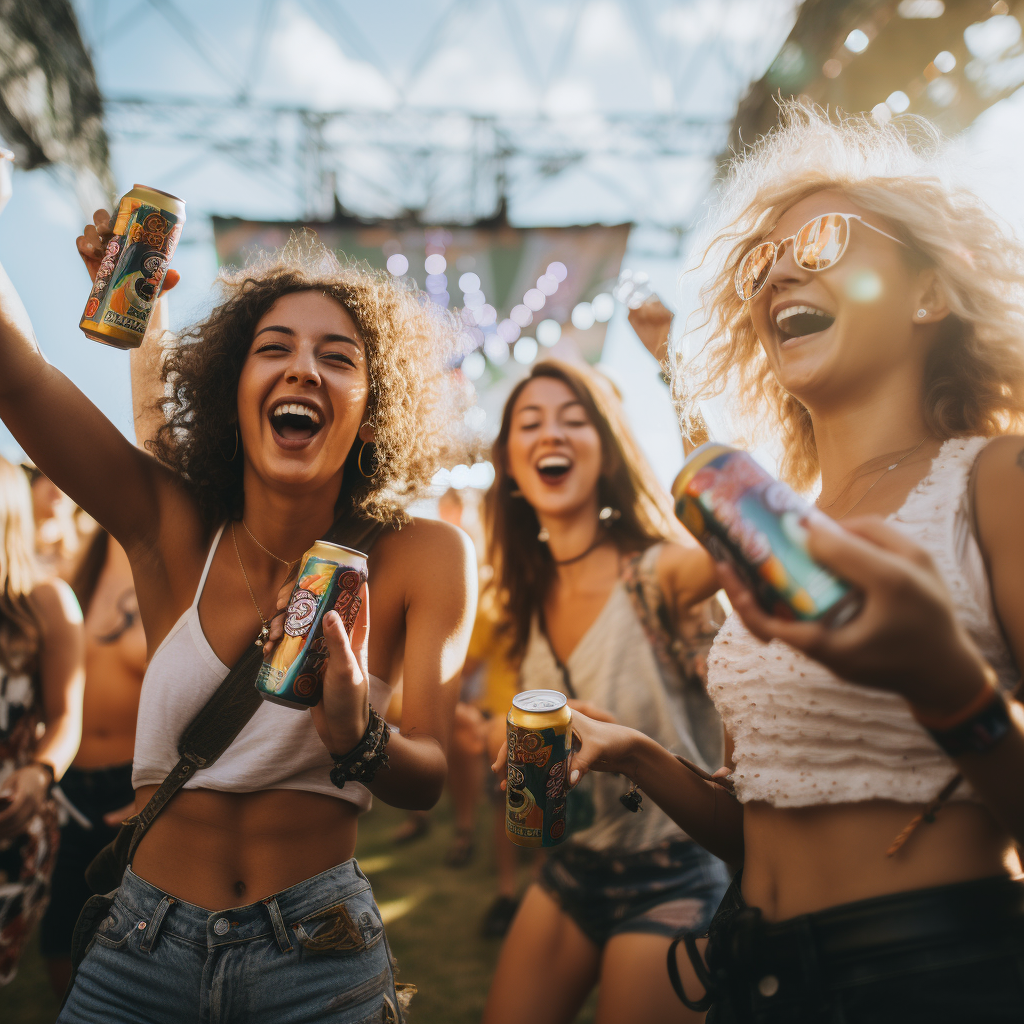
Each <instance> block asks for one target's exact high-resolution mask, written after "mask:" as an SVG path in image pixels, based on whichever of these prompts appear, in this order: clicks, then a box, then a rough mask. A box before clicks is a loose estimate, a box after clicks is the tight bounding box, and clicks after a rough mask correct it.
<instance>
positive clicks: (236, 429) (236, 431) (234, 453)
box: [221, 423, 238, 462]
mask: <svg viewBox="0 0 1024 1024" xmlns="http://www.w3.org/2000/svg"><path fill="white" fill-rule="evenodd" d="M221 458H222V459H224V461H225V462H234V461H235V459H236V458H238V424H237V423H236V424H235V450H234V451H233V452H232V453H231V458H229V459H227V458H224V455H223V453H222V454H221Z"/></svg>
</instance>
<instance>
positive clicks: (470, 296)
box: [462, 289, 487, 309]
mask: <svg viewBox="0 0 1024 1024" xmlns="http://www.w3.org/2000/svg"><path fill="white" fill-rule="evenodd" d="M486 301H487V297H486V296H485V295H484V293H483V292H482V291H480V290H479V289H478V290H477V291H475V292H466V294H465V295H463V296H462V302H463V304H464V305H465V307H466V309H479V308H480V307H481V306H482V305H483V304H484V303H485V302H486Z"/></svg>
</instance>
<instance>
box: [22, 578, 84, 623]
mask: <svg viewBox="0 0 1024 1024" xmlns="http://www.w3.org/2000/svg"><path fill="white" fill-rule="evenodd" d="M29 600H30V601H31V603H32V609H33V611H35V613H36V616H37V617H38V619H39V625H40V627H41V628H42V630H43V632H44V633H48V632H51V631H53V630H55V629H60V628H61V627H67V626H80V625H81V624H82V609H81V608H80V607H79V606H78V599H77V598H76V597H75V592H74V591H73V590H72V589H71V587H70V586H68V584H67V583H65V582H64V580H62V579H57V578H54V579H47V580H43V581H42V582H41V583H38V584H36V586H35V587H34V588H33V589H32V593H31V595H30V597H29Z"/></svg>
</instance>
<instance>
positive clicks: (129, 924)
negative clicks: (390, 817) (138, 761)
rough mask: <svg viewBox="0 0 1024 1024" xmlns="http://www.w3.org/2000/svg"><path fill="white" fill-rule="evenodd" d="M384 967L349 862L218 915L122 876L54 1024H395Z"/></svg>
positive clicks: (366, 896) (371, 911) (388, 966)
mask: <svg viewBox="0 0 1024 1024" xmlns="http://www.w3.org/2000/svg"><path fill="white" fill-rule="evenodd" d="M393 967H394V962H393V960H392V958H391V951H390V949H389V948H388V943H387V939H386V938H385V936H384V926H383V924H382V923H381V918H380V911H379V910H378V909H377V905H376V903H375V902H374V900H373V894H372V893H371V892H370V883H369V882H368V881H367V880H366V876H365V875H364V874H363V873H362V871H360V870H359V865H358V864H357V863H356V862H355V860H354V859H353V860H349V861H346V862H345V863H344V864H339V865H337V867H333V868H331V869H330V870H329V871H324V872H323V873H322V874H319V875H315V876H314V877H313V878H307V879H306V880H305V881H304V882H299V884H298V885H293V886H292V887H291V888H289V889H285V890H284V891H283V892H279V893H277V894H276V895H275V896H271V897H269V898H267V899H265V900H261V901H260V902H258V903H251V904H249V905H248V906H246V907H236V908H232V909H231V910H224V911H216V912H210V911H208V910H204V909H203V908H202V907H196V906H193V905H192V904H191V903H184V902H182V901H181V900H178V899H175V898H174V897H172V896H169V895H168V894H167V893H165V892H163V891H162V890H160V889H158V888H157V887H156V886H154V885H150V884H149V882H146V881H144V880H143V879H141V878H139V877H138V875H135V874H133V873H132V871H131V869H130V868H129V869H128V870H127V871H126V872H125V876H124V880H123V881H122V883H121V887H120V889H118V893H117V898H116V899H115V901H114V903H113V904H112V905H111V908H110V914H109V916H108V917H107V918H106V919H105V920H103V921H102V922H101V923H100V926H99V930H98V931H97V933H96V936H95V938H94V939H93V941H92V943H91V945H90V947H89V950H88V952H87V953H86V955H85V958H84V960H83V961H82V964H81V967H80V968H79V971H78V976H77V978H76V980H75V986H74V988H73V989H72V992H71V995H70V997H69V998H68V1001H67V1003H66V1005H65V1006H64V1009H63V1011H62V1012H61V1015H60V1017H59V1018H58V1024H95V1022H97V1021H103V1022H104V1024H184V1022H190V1024H191V1022H195V1024H256V1022H260V1024H266V1022H268V1021H272V1022H273V1024H305V1022H307V1021H317V1022H321V1021H322V1022H325V1024H327V1022H330V1024H370V1022H371V1021H372V1022H373V1024H400V1022H401V1020H402V1017H401V1014H400V1012H399V1009H398V1000H397V997H396V994H395V980H394V970H393Z"/></svg>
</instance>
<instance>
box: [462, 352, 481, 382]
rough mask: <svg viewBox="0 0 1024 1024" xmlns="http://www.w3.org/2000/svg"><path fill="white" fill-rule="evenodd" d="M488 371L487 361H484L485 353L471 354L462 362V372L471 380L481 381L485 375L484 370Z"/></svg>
mask: <svg viewBox="0 0 1024 1024" xmlns="http://www.w3.org/2000/svg"><path fill="white" fill-rule="evenodd" d="M486 369H487V360H486V359H484V354H483V352H480V351H477V352H470V353H469V355H468V356H466V358H465V359H463V360H462V372H463V373H464V374H465V375H466V376H467V377H468V378H469V379H470V380H479V379H480V378H481V377H482V376H483V375H484V370H486Z"/></svg>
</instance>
